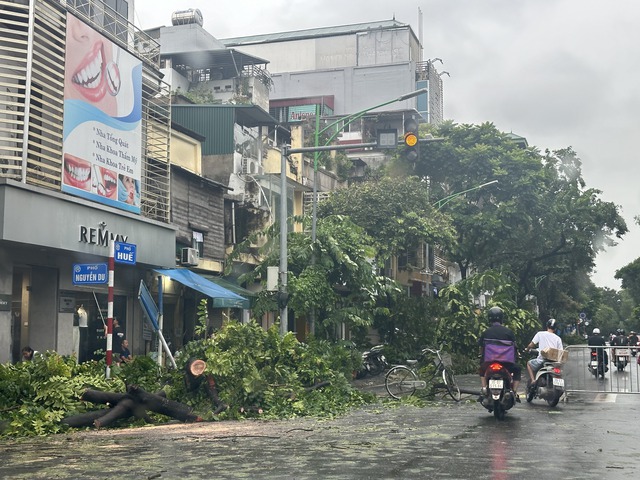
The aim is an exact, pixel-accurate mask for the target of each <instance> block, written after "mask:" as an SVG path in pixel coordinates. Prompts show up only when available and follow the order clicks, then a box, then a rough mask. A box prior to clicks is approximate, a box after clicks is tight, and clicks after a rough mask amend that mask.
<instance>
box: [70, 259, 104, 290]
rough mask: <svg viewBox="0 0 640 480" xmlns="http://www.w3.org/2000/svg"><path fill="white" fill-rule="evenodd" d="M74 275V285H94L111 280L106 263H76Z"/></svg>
mask: <svg viewBox="0 0 640 480" xmlns="http://www.w3.org/2000/svg"><path fill="white" fill-rule="evenodd" d="M72 275H73V278H72V281H73V284H74V285H93V284H101V283H107V282H108V281H109V271H108V269H107V264H106V263H76V264H75V265H74V266H73V274H72Z"/></svg>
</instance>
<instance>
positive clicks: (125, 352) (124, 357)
mask: <svg viewBox="0 0 640 480" xmlns="http://www.w3.org/2000/svg"><path fill="white" fill-rule="evenodd" d="M131 360H133V357H132V356H131V352H130V351H129V340H127V339H126V338H123V339H122V347H121V348H120V361H119V362H118V363H122V362H124V363H129V362H130V361H131Z"/></svg>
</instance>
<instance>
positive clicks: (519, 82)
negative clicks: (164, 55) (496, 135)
mask: <svg viewBox="0 0 640 480" xmlns="http://www.w3.org/2000/svg"><path fill="white" fill-rule="evenodd" d="M418 6H419V7H420V8H421V9H422V13H423V22H422V23H423V25H422V27H423V32H424V33H423V43H424V59H425V60H426V59H434V58H441V59H442V60H443V64H440V63H438V64H437V68H438V70H439V71H440V72H442V71H447V72H449V74H450V77H447V76H446V75H444V76H443V77H442V78H443V80H444V116H445V118H446V119H451V120H453V121H455V122H456V123H481V122H485V121H490V122H493V123H494V124H495V125H496V127H497V128H498V129H500V130H502V131H512V132H514V133H516V134H518V135H521V136H524V137H526V138H527V140H528V141H529V145H532V146H536V147H538V148H539V149H540V150H541V151H544V150H545V149H547V148H548V149H559V148H564V147H568V146H571V147H573V149H574V150H575V151H576V152H577V153H578V156H579V157H580V158H581V159H582V162H583V167H582V168H583V171H582V173H583V177H584V179H585V181H586V182H587V187H593V188H598V189H600V190H602V192H603V193H602V198H603V199H604V200H605V201H611V202H614V203H616V204H618V205H620V206H621V207H622V213H623V216H624V217H625V220H626V221H627V226H628V227H629V230H630V232H629V234H627V235H626V236H625V238H624V239H623V240H622V241H621V242H620V243H619V245H618V246H616V247H614V248H611V249H609V251H607V252H605V253H603V254H600V255H599V256H598V260H597V271H596V273H595V274H594V276H593V281H594V282H595V283H596V285H598V286H603V287H604V286H606V287H610V288H619V286H620V284H619V282H618V281H616V280H614V278H613V275H614V273H615V271H616V270H617V269H619V268H621V267H623V266H625V265H627V264H628V263H630V262H632V261H633V260H635V259H636V258H637V257H638V256H640V251H639V248H638V247H639V246H640V227H639V226H638V225H636V224H635V223H634V221H633V217H634V216H636V215H640V189H639V188H638V187H637V186H636V183H637V182H638V181H639V179H640V162H638V161H637V159H636V152H635V150H636V148H637V145H636V140H637V139H638V137H639V135H638V122H637V118H638V115H639V112H640V93H639V89H638V83H639V82H638V80H639V78H640V28H638V19H640V2H638V1H637V0H616V1H611V2H603V1H601V0H518V1H514V0H455V1H452V0H422V1H419V2H418V1H413V0H403V1H401V2H390V1H388V0H348V1H345V0H286V1H285V0H269V1H264V0H235V1H233V2H225V1H220V0H218V1H216V0H213V1H212V0H190V1H187V2H184V1H177V0H136V25H137V26H138V27H139V28H142V29H148V28H153V27H157V26H162V25H165V26H169V25H171V14H172V13H173V12H174V11H176V10H184V9H187V8H198V9H200V11H201V12H202V14H203V17H204V28H205V29H206V30H207V31H208V32H209V33H211V34H212V35H213V36H214V37H216V38H227V37H237V36H244V35H257V34H263V33H273V32H282V31H292V30H303V29H307V28H318V27H329V26H335V25H346V24H350V23H363V22H370V21H378V20H389V19H391V18H393V17H394V15H395V18H396V19H397V20H398V21H400V22H404V23H409V24H411V26H412V27H413V29H414V31H415V32H416V34H418V33H419V28H418V24H419V21H418Z"/></svg>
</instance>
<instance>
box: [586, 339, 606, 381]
mask: <svg viewBox="0 0 640 480" xmlns="http://www.w3.org/2000/svg"><path fill="white" fill-rule="evenodd" d="M587 345H589V346H590V347H606V346H607V342H606V341H605V339H604V338H603V337H602V336H601V335H600V329H599V328H594V329H593V332H592V333H591V336H590V337H589V338H588V339H587ZM597 350H598V363H600V364H601V365H603V366H604V368H603V371H604V372H606V371H607V370H609V367H608V366H607V365H608V364H609V355H608V354H607V352H606V350H605V349H604V348H598V349H597Z"/></svg>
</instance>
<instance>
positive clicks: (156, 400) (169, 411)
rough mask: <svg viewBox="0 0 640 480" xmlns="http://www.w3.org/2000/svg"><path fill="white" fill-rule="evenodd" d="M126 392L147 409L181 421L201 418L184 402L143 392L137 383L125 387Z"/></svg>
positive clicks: (193, 420) (199, 419) (194, 420)
mask: <svg viewBox="0 0 640 480" xmlns="http://www.w3.org/2000/svg"><path fill="white" fill-rule="evenodd" d="M127 393H129V395H131V397H132V398H133V399H134V400H135V401H136V402H138V403H142V404H144V406H145V408H146V409H147V410H151V411H152V412H156V413H160V414H162V415H166V416H168V417H171V418H175V419H177V420H180V421H182V422H197V421H201V420H202V419H201V418H200V417H198V416H197V415H194V414H193V412H192V411H191V408H190V407H188V406H187V405H185V404H184V403H180V402H174V401H173V400H169V399H167V398H164V397H161V396H159V395H154V394H153V393H149V392H145V391H144V390H143V389H141V388H140V387H138V386H137V385H130V386H129V387H127Z"/></svg>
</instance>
